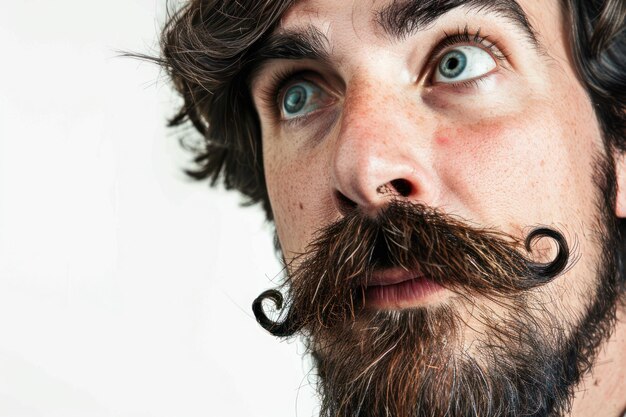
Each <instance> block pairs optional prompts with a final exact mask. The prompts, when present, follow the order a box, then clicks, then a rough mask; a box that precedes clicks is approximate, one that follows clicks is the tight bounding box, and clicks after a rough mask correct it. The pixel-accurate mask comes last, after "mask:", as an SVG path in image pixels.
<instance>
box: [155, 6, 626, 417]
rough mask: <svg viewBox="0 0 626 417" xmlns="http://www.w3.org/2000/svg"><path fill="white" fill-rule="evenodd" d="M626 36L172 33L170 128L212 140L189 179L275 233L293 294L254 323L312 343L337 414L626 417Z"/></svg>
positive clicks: (497, 30)
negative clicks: (206, 182)
mask: <svg viewBox="0 0 626 417" xmlns="http://www.w3.org/2000/svg"><path fill="white" fill-rule="evenodd" d="M246 3H247V4H246ZM625 16H626V5H625V4H624V2H623V1H622V0H593V1H587V0H584V1H583V0H562V1H559V0H546V1H541V2H539V1H534V0H517V1H515V0H498V1H495V0H408V1H405V0H367V1H336V0H301V1H295V2H294V1H288V0H266V1H254V2H241V1H239V2H237V1H226V2H222V1H209V0H204V1H202V0H196V1H191V2H189V3H188V4H187V5H186V6H184V7H183V8H182V10H180V11H179V12H178V13H177V14H175V15H174V16H172V19H171V20H170V22H169V23H168V25H167V27H166V28H165V32H164V38H163V52H164V55H163V59H162V61H161V62H162V64H163V65H165V66H166V68H167V69H168V71H169V73H170V75H171V76H172V78H173V81H174V83H175V86H176V87H177V89H178V91H179V92H180V93H181V94H182V96H183V98H184V105H183V108H182V110H181V112H180V113H179V115H178V116H177V117H176V118H174V119H173V121H172V124H173V125H177V124H181V123H183V122H184V121H186V120H190V121H191V122H192V123H193V124H194V126H195V127H196V128H197V129H198V130H199V131H200V132H201V133H202V134H203V136H204V138H205V147H204V148H203V149H202V150H201V151H200V153H199V155H198V157H197V159H196V161H197V162H198V163H199V164H200V165H199V170H198V171H196V172H193V173H192V175H194V176H195V177H197V178H207V177H210V178H211V179H212V181H213V182H215V181H217V180H218V179H219V178H222V179H223V181H224V183H225V184H226V186H227V187H229V188H235V189H237V190H239V191H240V192H242V193H243V194H244V195H246V196H247V197H248V198H249V199H250V202H253V203H256V202H259V203H261V204H262V205H263V207H264V208H265V210H266V213H267V217H268V219H269V220H272V221H273V222H274V223H275V225H276V234H277V243H278V248H279V250H280V251H281V253H282V255H283V259H284V262H285V266H286V280H285V284H284V286H283V288H282V292H278V291H277V290H269V291H267V292H265V293H263V294H262V295H261V296H260V297H259V298H258V299H257V300H256V301H255V303H254V311H255V314H256V316H257V319H258V321H259V323H260V324H261V325H263V326H264V327H265V328H266V329H268V330H269V331H270V332H271V333H273V334H275V335H277V336H281V337H288V336H292V335H298V334H299V335H303V336H304V338H305V340H306V342H307V345H308V347H309V349H310V353H311V354H312V356H313V358H314V359H315V364H316V368H317V373H318V376H319V380H318V385H319V391H320V394H321V403H322V404H321V413H322V415H324V416H396V417H397V416H481V417H484V416H566V415H568V416H569V415H571V416H576V417H582V416H592V415H593V416H621V415H623V414H624V413H626V308H625V306H624V297H625V296H624V294H625V292H626V291H625V288H626V284H625V279H626V273H625V271H624V268H625V267H626V266H625V265H624V260H623V256H624V253H625V252H624V251H625V248H626V246H625V244H624V238H626V236H625V235H624V232H625V230H626V229H625V227H626V223H625V221H624V220H623V218H624V217H626V191H625V190H626V163H625V159H624V154H623V151H624V149H626V137H625V132H626V74H625V71H624V68H626V30H624V29H625V23H624V17H625ZM284 298H286V300H284ZM267 301H272V302H273V303H274V304H275V305H274V307H276V308H277V309H278V310H279V316H278V317H275V318H274V319H270V318H268V316H267V315H266V311H268V310H269V309H271V307H272V305H271V303H268V302H267ZM283 304H285V305H284V306H283ZM281 309H282V310H281Z"/></svg>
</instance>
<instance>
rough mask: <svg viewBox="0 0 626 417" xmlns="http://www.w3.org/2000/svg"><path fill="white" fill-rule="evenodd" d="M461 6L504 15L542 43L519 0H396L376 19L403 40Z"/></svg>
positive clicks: (535, 43)
mask: <svg viewBox="0 0 626 417" xmlns="http://www.w3.org/2000/svg"><path fill="white" fill-rule="evenodd" d="M461 6H464V7H466V8H468V9H469V10H474V11H477V12H479V13H489V14H495V15H497V16H501V17H504V18H505V19H507V20H509V21H511V22H512V23H513V24H515V25H516V26H517V27H518V28H519V29H521V30H522V31H523V32H524V34H525V35H526V36H527V37H528V39H529V41H530V42H531V43H532V45H533V46H534V47H538V46H539V42H538V40H537V35H536V33H535V30H534V29H533V27H532V25H531V24H530V21H529V20H528V16H527V15H526V13H525V12H524V10H523V9H522V7H521V6H520V5H519V3H518V2H517V1H516V0H423V1H415V0H402V1H394V2H392V3H391V4H389V5H387V6H385V7H383V8H382V9H381V10H380V11H379V12H378V13H377V14H376V22H377V23H378V25H379V26H380V27H381V28H382V29H383V31H384V32H385V33H386V34H387V35H390V36H391V37H393V38H396V39H402V38H405V37H407V36H410V35H412V34H414V33H415V32H418V31H421V30H425V29H427V28H428V27H429V26H431V25H432V24H433V23H435V21H436V20H437V19H439V18H440V17H441V16H442V15H444V14H446V13H448V12H450V11H451V10H453V9H456V8H458V7H461Z"/></svg>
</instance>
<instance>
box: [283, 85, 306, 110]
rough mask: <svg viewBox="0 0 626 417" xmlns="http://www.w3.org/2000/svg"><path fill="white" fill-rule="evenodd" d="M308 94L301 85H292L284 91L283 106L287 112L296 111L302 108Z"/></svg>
mask: <svg viewBox="0 0 626 417" xmlns="http://www.w3.org/2000/svg"><path fill="white" fill-rule="evenodd" d="M307 98H308V94H307V91H306V88H304V87H303V86H301V85H294V86H293V87H291V88H289V89H288V90H287V92H286V93H285V98H284V99H283V106H284V109H285V112H287V113H297V112H299V111H301V110H302V109H303V108H304V105H305V104H306V102H307Z"/></svg>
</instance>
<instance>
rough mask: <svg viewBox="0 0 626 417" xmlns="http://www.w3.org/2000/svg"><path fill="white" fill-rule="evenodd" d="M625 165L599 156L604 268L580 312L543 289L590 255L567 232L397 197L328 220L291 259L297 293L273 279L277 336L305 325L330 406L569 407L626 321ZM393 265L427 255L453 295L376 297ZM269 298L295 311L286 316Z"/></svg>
mask: <svg viewBox="0 0 626 417" xmlns="http://www.w3.org/2000/svg"><path fill="white" fill-rule="evenodd" d="M614 172H615V170H614V166H613V162H612V160H610V159H608V158H599V159H598V163H597V169H596V176H595V178H594V180H595V182H596V185H597V188H598V216H597V219H594V220H593V223H594V226H593V231H594V236H596V237H597V239H598V241H599V245H598V246H599V250H598V257H597V259H596V260H595V271H596V275H597V279H596V280H595V284H594V285H595V288H594V292H593V295H592V297H590V298H589V300H588V302H587V303H586V304H585V305H584V306H583V311H582V312H581V313H580V314H577V315H576V317H570V316H568V315H567V314H566V313H564V312H563V311H556V310H558V308H556V307H555V305H551V303H549V302H546V301H545V299H543V298H542V292H541V291H538V289H540V288H541V287H543V286H545V285H546V284H548V283H549V282H551V281H553V280H554V279H555V278H556V277H558V276H559V275H562V274H564V273H566V272H567V271H569V269H570V268H572V267H573V265H574V263H575V260H576V259H577V255H576V254H575V251H574V250H570V248H569V245H568V243H567V241H566V239H565V238H564V236H563V234H562V233H560V232H559V231H557V230H555V229H551V228H545V227H543V228H536V229H534V230H532V231H531V232H530V233H529V234H528V235H527V236H526V238H525V239H524V240H523V241H522V240H520V239H518V238H515V237H514V236H512V235H509V234H506V233H503V232H500V231H497V230H493V229H484V228H477V227H474V226H471V225H469V224H468V222H466V221H463V220H461V219H459V218H457V217H452V216H449V215H446V214H444V213H441V212H439V211H437V210H435V209H433V208H430V207H427V206H424V205H420V204H413V203H410V202H406V201H391V202H390V203H389V204H388V205H387V206H386V207H385V208H384V209H383V210H381V212H380V213H379V215H378V216H377V217H376V218H374V219H372V218H369V217H367V216H364V215H362V214H361V213H359V212H358V211H356V210H355V211H354V212H352V213H349V214H348V215H346V216H345V217H343V218H342V219H341V220H339V221H338V222H336V223H334V224H331V225H330V226H328V227H326V228H324V229H322V230H321V231H320V233H319V234H318V235H317V238H316V239H315V240H314V241H313V242H312V244H311V245H310V246H309V248H308V250H307V251H306V253H304V254H302V255H301V257H298V258H296V260H295V262H294V263H293V264H292V265H290V268H289V270H290V273H289V276H288V277H287V280H286V282H285V283H284V286H283V288H282V289H283V292H284V293H285V297H284V298H283V295H282V294H281V292H279V291H277V290H268V291H266V292H264V293H263V294H261V295H260V296H259V297H258V298H257V299H256V300H255V302H254V304H253V310H254V313H255V316H256V317H257V320H258V321H259V323H260V324H261V325H262V326H263V327H264V328H266V329H267V330H268V331H270V332H271V333H272V334H274V335H276V336H280V337H290V336H293V335H297V334H299V335H302V336H304V339H305V343H306V345H307V347H308V349H309V351H310V353H311V355H312V357H313V359H314V364H315V367H316V369H317V376H318V389H319V392H320V398H321V412H320V415H321V416H325V417H326V416H327V417H331V416H332V417H335V416H342V417H344V416H345V417H348V416H350V417H356V416H368V417H383V416H387V417H391V416H393V417H421V416H424V417H426V416H429V417H431V416H437V417H438V416H442V417H443V416H450V417H455V416H463V417H468V416H476V417H478V416H480V417H490V416H493V417H495V416H500V417H502V416H511V417H512V416H537V417H539V416H560V415H563V414H564V413H565V412H567V411H568V410H569V408H570V406H571V401H572V399H573V392H574V388H575V386H576V384H577V383H578V382H580V380H581V378H582V376H583V375H584V374H585V373H586V372H588V371H589V370H590V369H591V366H592V364H593V361H594V357H595V355H596V353H597V350H598V348H599V346H600V345H601V344H602V342H603V341H604V340H606V339H607V338H608V337H609V335H610V332H611V329H612V327H613V324H614V321H615V310H616V305H617V299H618V282H617V281H618V274H617V259H618V254H617V253H616V251H617V250H618V249H617V248H619V246H620V245H618V244H617V242H618V241H619V239H620V236H619V232H618V229H617V225H616V222H615V218H614V216H613V214H612V207H614V201H615V193H616V179H615V174H614ZM543 238H547V239H551V240H552V241H553V242H554V243H555V244H556V255H555V256H553V259H552V260H550V261H548V262H539V261H538V260H537V259H535V258H537V257H538V255H537V252H539V251H536V250H535V251H534V249H536V248H537V246H538V245H537V243H538V242H539V241H542V240H543ZM553 252H554V251H553ZM539 257H540V256H539ZM542 260H543V259H542ZM385 268H404V269H406V270H415V269H416V268H419V271H420V273H421V274H422V275H424V276H426V277H427V278H428V279H429V280H431V281H433V282H435V283H436V284H438V285H441V286H443V287H445V288H447V289H449V290H451V291H452V292H453V294H454V296H452V297H449V298H448V299H446V300H445V302H443V303H439V304H436V305H426V306H422V307H415V308H407V309H402V310H396V311H392V310H373V309H369V308H367V305H366V304H367V303H366V291H367V286H368V282H369V280H370V279H371V277H372V275H373V274H374V273H375V271H380V270H381V269H385ZM544 295H545V294H544ZM264 300H270V301H273V302H274V304H275V307H276V308H277V309H278V310H282V312H281V314H280V316H279V318H278V319H277V320H270V319H269V318H268V317H267V316H266V314H265V312H264V305H263V302H264ZM283 304H285V306H284V308H283Z"/></svg>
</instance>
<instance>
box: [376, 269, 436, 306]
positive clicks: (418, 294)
mask: <svg viewBox="0 0 626 417" xmlns="http://www.w3.org/2000/svg"><path fill="white" fill-rule="evenodd" d="M445 291H446V290H445V288H444V287H442V286H441V285H439V284H437V283H435V282H434V281H433V280H431V279H429V278H428V277H427V276H425V275H424V274H422V273H420V272H419V271H418V270H406V269H403V268H390V269H384V270H380V271H376V272H374V274H373V275H372V277H371V278H370V279H369V281H368V282H367V286H366V288H365V307H366V308H370V309H375V310H400V309H405V308H415V307H424V306H426V305H429V304H432V303H435V302H437V301H439V300H441V298H442V295H443V293H444V292H445Z"/></svg>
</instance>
